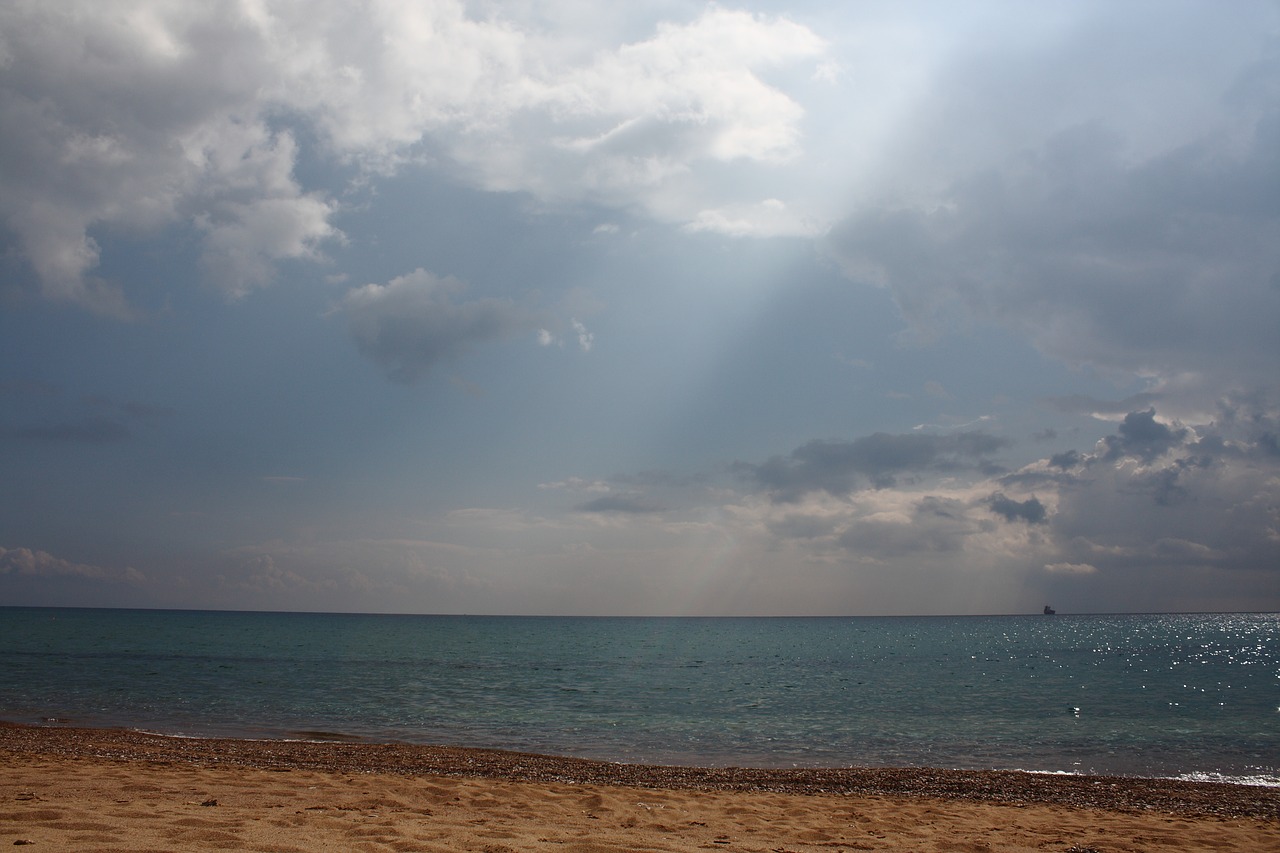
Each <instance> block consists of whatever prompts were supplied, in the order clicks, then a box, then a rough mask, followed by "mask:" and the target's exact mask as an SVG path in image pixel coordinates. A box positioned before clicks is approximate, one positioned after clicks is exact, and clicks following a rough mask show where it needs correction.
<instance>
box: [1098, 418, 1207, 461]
mask: <svg viewBox="0 0 1280 853" xmlns="http://www.w3.org/2000/svg"><path fill="white" fill-rule="evenodd" d="M1186 437H1187V430H1186V429H1184V428H1181V427H1179V428H1177V429H1173V428H1171V427H1168V426H1165V425H1164V424H1162V423H1160V422H1159V421H1157V420H1156V410H1155V409H1148V410H1147V411H1145V412H1130V413H1129V414H1127V415H1125V416H1124V422H1123V423H1121V424H1120V429H1119V431H1118V434H1117V435H1113V436H1107V437H1106V438H1105V439H1103V441H1104V443H1105V444H1106V448H1107V449H1106V452H1105V453H1104V454H1103V457H1102V458H1103V459H1104V460H1106V461H1113V460H1116V459H1119V458H1121V457H1124V456H1132V457H1136V458H1138V459H1141V460H1142V461H1144V462H1151V461H1152V460H1154V459H1155V458H1156V457H1158V456H1161V455H1163V454H1164V453H1166V452H1168V451H1169V450H1171V449H1172V448H1174V447H1176V446H1178V445H1180V444H1181V443H1182V442H1183V440H1184V439H1185V438H1186Z"/></svg>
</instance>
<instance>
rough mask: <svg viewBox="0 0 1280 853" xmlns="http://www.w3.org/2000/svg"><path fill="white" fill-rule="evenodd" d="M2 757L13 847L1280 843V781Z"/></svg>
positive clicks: (104, 747)
mask: <svg viewBox="0 0 1280 853" xmlns="http://www.w3.org/2000/svg"><path fill="white" fill-rule="evenodd" d="M0 764H2V765H3V767H4V768H5V769H4V771H3V773H0V845H15V846H27V845H29V846H31V847H32V849H35V850H79V851H94V850H100V851H125V850H128V851H148V850H155V851H160V850H211V849H226V850H253V851H281V853H283V852H284V851H316V850H335V851H336V850H367V851H384V850H388V851H389V850H397V851H409V850H422V851H445V850H475V851H490V853H493V852H494V851H514V850H555V851H565V853H569V851H575V853H586V851H612V850H653V851H677V850H693V849H715V850H749V851H774V853H777V851H817V850H822V851H833V850H886V851H907V850H913V851H928V850H939V851H942V850H971V851H1015V850H1028V851H1030V850H1035V851H1063V853H1065V852H1066V851H1074V853H1086V851H1090V850H1093V851H1099V853H1102V851H1105V852H1106V853H1112V851H1149V850H1166V849H1167V850H1173V849H1177V850H1217V851H1224V850H1225V851H1230V850H1240V851H1261V850H1280V789H1276V788H1265V787H1255V786H1241V785H1230V784H1219V783H1202V782H1183V781H1173V780H1158V779H1137V778H1120V777H1087V776H1064V775H1044V774H1029V773H1018V772H980V771H952V770H930V769H876V768H868V769H832V770H820V769H805V770H778V769H770V770H759V769H743V768H695V767H656V766H642V765H627V764H613V763H608V762H593V761H584V760H579V759H567V758H558V757H553V756H539V755H530V754H524V753H514V752H497V751H486V750H470V749H460V748H445V747H432V746H422V745H412V744H396V743H389V744H377V743H349V742H325V741H316V742H299V741H274V740H265V741H250V740H227V739H212V738H210V739H205V738H200V739H196V738H175V737H165V736H159V735H152V734H146V733H140V732H133V731H126V730H116V729H80V728H72V727H64V726H45V727H30V726H18V725H8V724H6V725H0Z"/></svg>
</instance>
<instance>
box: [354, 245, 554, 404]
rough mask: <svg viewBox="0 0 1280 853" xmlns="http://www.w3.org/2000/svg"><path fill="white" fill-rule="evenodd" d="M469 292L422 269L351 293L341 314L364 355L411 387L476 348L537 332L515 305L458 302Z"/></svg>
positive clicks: (486, 300) (497, 302) (494, 301)
mask: <svg viewBox="0 0 1280 853" xmlns="http://www.w3.org/2000/svg"><path fill="white" fill-rule="evenodd" d="M463 290H465V286H464V285H463V284H462V282H460V281H458V280H457V279H454V278H451V277H444V278H441V277H439V276H436V275H434V274H432V273H430V272H427V271H426V270H424V269H421V268H419V269H416V270H414V271H413V272H411V273H409V274H408V275H402V276H399V277H397V278H393V279H392V280H391V281H389V282H388V283H387V284H366V285H364V286H363V287H358V288H355V289H353V290H351V291H350V292H348V293H347V295H346V296H345V297H344V298H343V300H342V302H341V304H340V305H339V307H338V311H339V312H340V313H341V314H342V315H343V316H345V317H346V319H347V323H348V326H349V327H350V330H351V336H352V338H353V339H354V340H355V342H356V347H357V348H358V349H359V350H360V352H361V353H362V354H363V355H365V356H366V357H368V358H370V359H372V360H373V361H374V362H375V363H377V364H378V365H380V366H382V367H383V368H384V369H385V370H386V371H387V375H388V376H389V377H391V378H392V379H395V380H396V381H399V382H409V383H411V382H416V381H418V380H419V379H421V378H422V377H424V376H426V375H427V374H428V373H430V371H431V369H432V368H433V367H434V366H435V365H437V364H438V363H440V362H441V361H447V360H451V359H454V358H456V357H458V356H459V355H460V354H461V353H463V352H464V351H466V349H467V348H468V347H470V346H472V345H474V344H477V343H482V342H487V341H493V340H498V339H501V338H504V337H507V336H509V335H512V334H515V333H517V332H520V331H525V330H528V329H530V328H533V326H534V319H533V318H532V317H531V316H530V315H529V314H527V313H526V312H525V311H524V310H522V309H520V308H518V307H517V306H516V305H515V304H514V303H512V302H510V301H507V300H503V299H477V300H472V301H470V302H456V301H454V299H453V297H454V296H455V295H456V294H459V293H461V292H462V291H463Z"/></svg>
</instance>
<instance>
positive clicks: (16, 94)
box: [0, 0, 337, 317]
mask: <svg viewBox="0 0 1280 853" xmlns="http://www.w3.org/2000/svg"><path fill="white" fill-rule="evenodd" d="M270 18H271V16H270V15H269V14H268V15H264V16H260V17H259V18H258V19H257V20H255V19H253V18H252V17H251V16H247V15H246V14H245V10H244V7H241V6H239V5H238V4H233V3H228V2H223V3H218V2H215V3H211V4H208V5H204V6H199V7H196V6H182V5H167V6H164V5H161V6H157V5H155V4H144V3H136V4H124V5H119V4H117V5H114V6H112V7H110V8H108V7H105V6H103V5H101V4H97V3H92V2H76V0H70V2H67V3H60V4H57V5H54V6H50V5H43V4H33V3H16V4H7V5H6V6H5V7H4V9H3V10H2V11H0V57H3V64H4V66H5V72H4V74H3V75H0V122H2V123H3V125H4V126H5V128H6V133H5V143H4V145H3V147H2V148H0V164H2V166H3V167H2V168H0V175H3V176H4V177H3V178H0V221H2V222H3V223H4V224H5V225H6V226H7V227H8V228H9V229H10V230H11V233H12V234H13V235H14V236H15V237H16V239H17V243H18V246H19V248H20V251H21V253H22V255H23V256H24V257H25V258H26V260H27V261H28V262H29V263H30V265H31V268H32V270H33V272H34V273H35V276H36V278H37V280H38V282H39V287H40V290H41V292H42V293H43V294H44V295H45V296H46V297H47V298H49V299H53V300H57V301H62V302H69V303H73V304H77V305H80V306H82V307H85V308H88V309H90V310H93V311H97V312H99V313H103V314H107V315H113V316H119V317H129V316H133V315H134V313H135V312H134V311H133V309H132V308H131V307H130V306H129V304H128V300H127V296H126V293H125V291H124V288H123V287H122V286H121V285H120V284H119V283H114V282H109V281H106V280H104V279H102V278H100V277H99V276H97V275H96V273H95V270H96V269H97V267H98V265H99V262H100V261H101V253H102V239H103V235H104V234H110V235H118V234H124V235H154V234H156V233H158V232H159V231H160V230H161V229H163V228H166V227H169V226H171V225H174V224H185V225H186V226H188V227H190V228H193V229H195V230H196V231H197V232H199V233H202V234H203V235H204V237H203V243H204V246H203V254H204V262H205V267H206V272H207V274H208V276H209V278H210V280H211V281H212V282H213V283H214V284H215V285H216V286H217V287H219V288H221V289H222V290H223V291H224V292H226V293H228V294H230V295H239V294H242V293H244V292H246V291H247V290H248V289H250V288H252V287H256V286H259V285H261V284H264V283H266V281H267V280H269V279H270V277H271V272H270V268H271V265H272V263H273V262H274V261H277V260H280V259H282V258H301V257H315V256H316V254H317V252H318V246H319V244H320V243H321V242H322V241H324V240H326V239H330V238H332V237H335V236H337V231H336V229H335V228H334V227H333V226H332V225H331V224H330V223H329V222H328V218H329V216H330V215H331V214H332V212H333V210H334V208H333V205H332V203H331V202H329V201H327V200H326V199H324V198H323V197H322V196H320V195H317V194H314V193H307V192H305V191H303V190H302V189H301V187H300V186H299V185H298V183H297V181H296V180H295V179H294V177H293V169H294V166H295V164H296V145H295V142H294V138H293V136H292V134H291V133H290V132H288V131H287V130H284V129H282V128H273V127H272V126H271V124H272V120H273V119H272V112H273V111H275V110H278V109H279V107H280V103H279V102H278V101H275V102H272V101H271V100H270V99H263V97H262V95H263V93H264V92H270V91H272V90H278V89H279V88H280V86H281V83H282V82H283V79H282V78H284V77H286V76H287V69H286V68H284V67H282V64H281V60H282V59H283V58H282V57H281V56H280V55H279V47H278V46H277V45H278V44H279V43H278V42H277V43H275V44H273V42H272V38H271V34H270V33H269V32H268V30H269V29H270V26H269V21H270Z"/></svg>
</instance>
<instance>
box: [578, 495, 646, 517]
mask: <svg viewBox="0 0 1280 853" xmlns="http://www.w3.org/2000/svg"><path fill="white" fill-rule="evenodd" d="M574 509H575V510H576V511H578V512H619V513H628V514H649V513H655V512H662V511H663V507H661V506H660V505H658V504H656V503H653V502H652V501H650V500H648V499H647V498H645V497H644V496H643V495H638V494H624V493H618V494H608V495H601V496H600V497H598V498H592V499H591V500H589V501H586V502H585V503H580V504H578V505H577V506H575V507H574Z"/></svg>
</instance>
